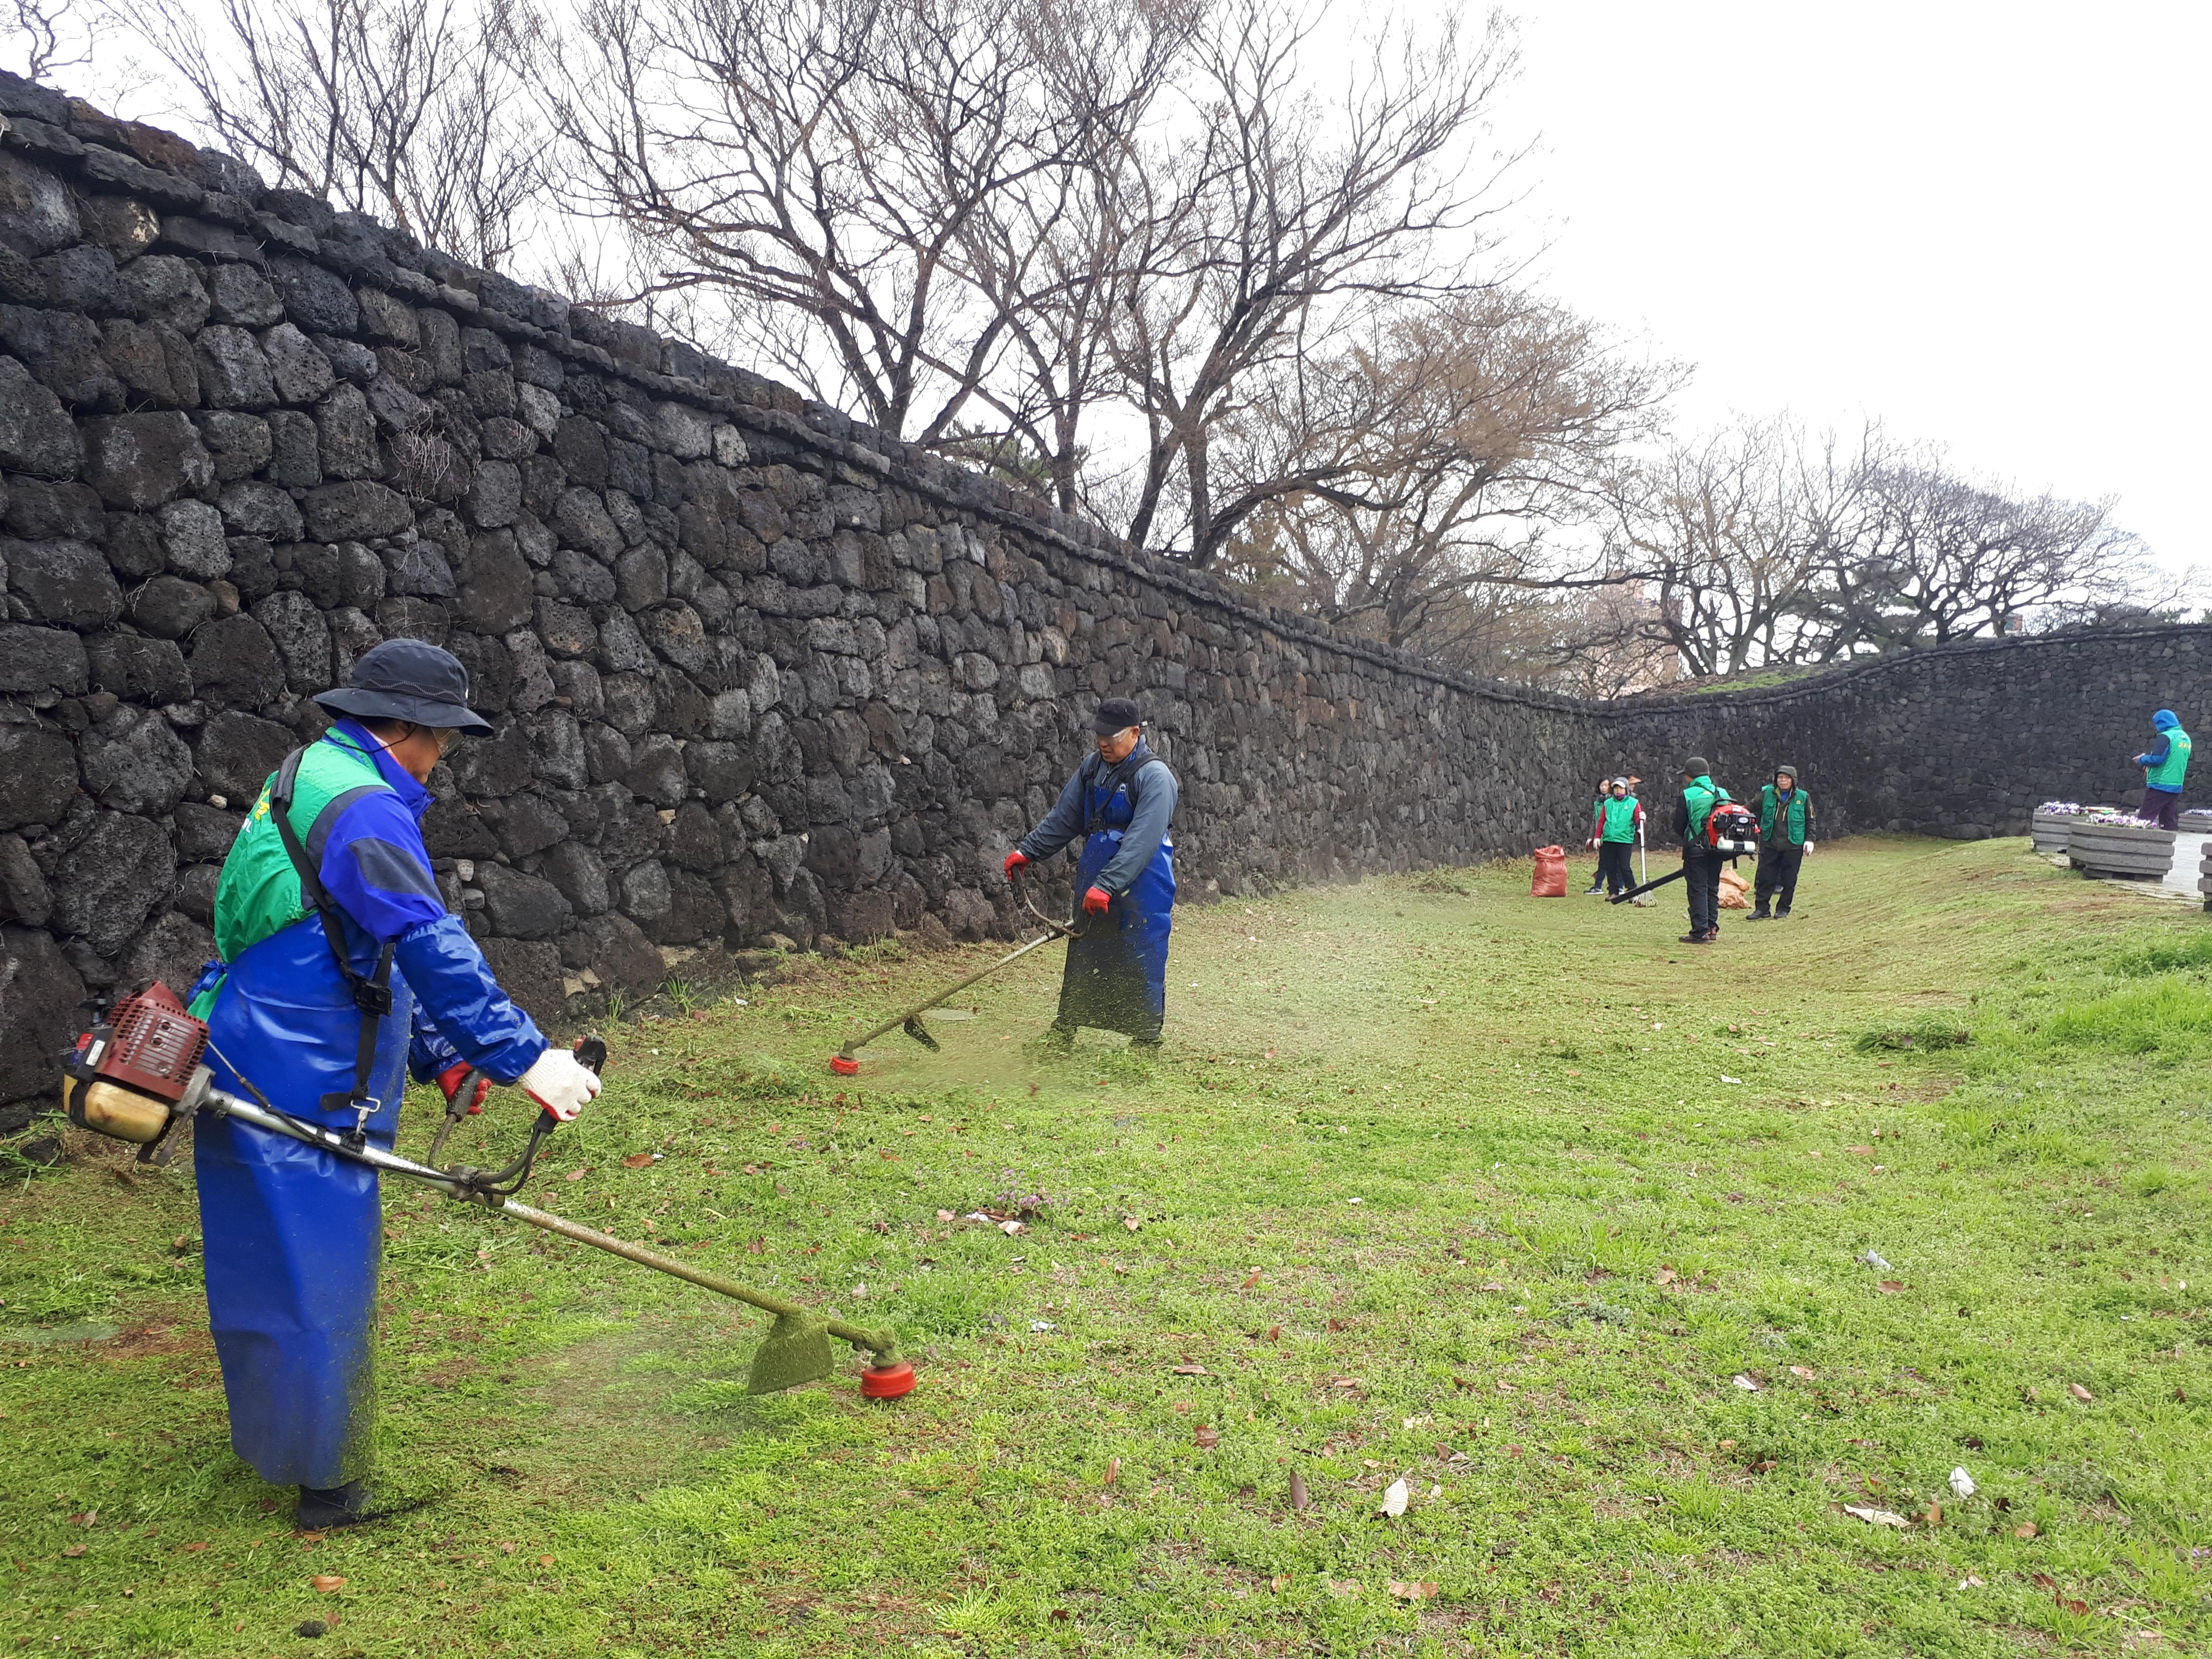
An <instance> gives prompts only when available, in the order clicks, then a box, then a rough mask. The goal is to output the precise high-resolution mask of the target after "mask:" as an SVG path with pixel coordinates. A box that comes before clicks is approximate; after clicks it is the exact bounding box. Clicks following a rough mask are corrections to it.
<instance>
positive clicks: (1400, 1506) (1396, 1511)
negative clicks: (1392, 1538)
mask: <svg viewBox="0 0 2212 1659" xmlns="http://www.w3.org/2000/svg"><path fill="white" fill-rule="evenodd" d="M1412 1501H1413V1493H1412V1492H1408V1491H1407V1489H1406V1481H1405V1478H1404V1477H1403V1476H1402V1475H1401V1476H1400V1477H1399V1478H1398V1479H1397V1480H1393V1481H1392V1482H1391V1483H1390V1484H1389V1486H1387V1487H1386V1488H1384V1490H1383V1507H1382V1508H1381V1509H1379V1510H1376V1514H1377V1515H1387V1516H1389V1517H1390V1518H1391V1519H1392V1520H1393V1521H1395V1520H1396V1519H1397V1518H1398V1517H1399V1516H1401V1515H1403V1514H1404V1513H1405V1512H1406V1505H1407V1504H1409V1503H1411V1502H1412Z"/></svg>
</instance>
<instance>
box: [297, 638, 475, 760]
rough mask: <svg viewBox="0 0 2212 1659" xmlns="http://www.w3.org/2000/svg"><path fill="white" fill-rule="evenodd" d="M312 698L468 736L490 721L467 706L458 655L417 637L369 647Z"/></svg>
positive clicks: (334, 707) (361, 714)
mask: <svg viewBox="0 0 2212 1659" xmlns="http://www.w3.org/2000/svg"><path fill="white" fill-rule="evenodd" d="M315 701H316V702H319V703H320V704H321V705H322V706H323V707H324V708H327V709H329V710H330V711H331V713H332V714H351V715H352V716H353V717H354V718H355V719H356V720H408V721H410V722H412V723H413V724H414V725H416V726H433V727H435V728H436V729H438V730H440V731H446V730H457V731H461V732H467V733H468V734H469V735H470V736H471V737H472V738H488V737H489V736H490V735H491V722H490V721H489V720H486V719H485V718H484V717H483V715H482V714H477V712H476V710H474V709H473V708H470V707H469V671H468V670H467V669H465V668H464V667H462V666H461V659H459V657H457V656H455V655H454V654H453V653H452V652H450V651H444V650H441V649H440V648H439V647H436V646H435V645H431V644H429V643H428V642H427V641H422V640H386V641H385V642H384V643H383V644H382V645H378V646H372V647H370V648H369V649H368V650H367V651H364V652H363V653H362V656H361V660H360V661H358V662H356V664H354V665H353V672H352V673H351V674H350V675H349V676H348V677H347V679H346V683H345V684H343V685H338V686H333V687H331V690H327V691H325V692H324V693H323V694H322V695H321V696H319V697H317V698H316V699H315Z"/></svg>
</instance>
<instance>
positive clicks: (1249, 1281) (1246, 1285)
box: [1237, 1267, 1260, 1291]
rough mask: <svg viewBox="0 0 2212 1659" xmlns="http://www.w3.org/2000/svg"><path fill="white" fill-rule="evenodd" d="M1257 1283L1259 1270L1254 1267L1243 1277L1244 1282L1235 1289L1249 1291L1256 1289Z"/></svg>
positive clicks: (1258, 1281)
mask: <svg viewBox="0 0 2212 1659" xmlns="http://www.w3.org/2000/svg"><path fill="white" fill-rule="evenodd" d="M1259 1283H1260V1270H1259V1269H1258V1268H1257V1267H1255V1268H1253V1269H1252V1271H1251V1272H1250V1273H1247V1274H1245V1275H1244V1282H1243V1284H1242V1285H1238V1286H1237V1289H1238V1290H1240V1291H1249V1290H1253V1289H1255V1288H1257V1287H1258V1285H1259Z"/></svg>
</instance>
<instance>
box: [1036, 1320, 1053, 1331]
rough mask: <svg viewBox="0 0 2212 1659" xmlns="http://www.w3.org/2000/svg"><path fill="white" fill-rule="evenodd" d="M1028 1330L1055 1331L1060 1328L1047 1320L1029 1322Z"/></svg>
mask: <svg viewBox="0 0 2212 1659" xmlns="http://www.w3.org/2000/svg"><path fill="white" fill-rule="evenodd" d="M1059 1328H1060V1327H1059V1326H1057V1325H1055V1324H1054V1323H1053V1322H1052V1321H1050V1320H1049V1319H1032V1320H1031V1321H1030V1329H1031V1330H1033V1331H1056V1330H1058V1329H1059Z"/></svg>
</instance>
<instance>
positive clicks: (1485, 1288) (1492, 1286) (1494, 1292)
mask: <svg viewBox="0 0 2212 1659" xmlns="http://www.w3.org/2000/svg"><path fill="white" fill-rule="evenodd" d="M1475 1288H1476V1289H1477V1290H1479V1291H1481V1292H1482V1293H1483V1294H1484V1295H1486V1296H1503V1295H1504V1294H1505V1287H1504V1285H1501V1284H1499V1283H1498V1281H1497V1280H1496V1279H1492V1280H1491V1281H1490V1283H1488V1284H1487V1285H1477V1286H1476V1287H1475Z"/></svg>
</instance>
